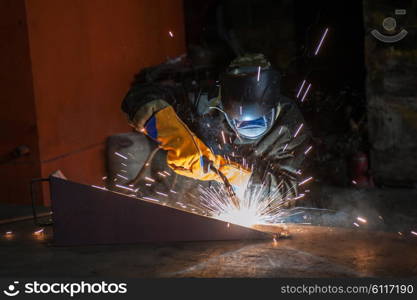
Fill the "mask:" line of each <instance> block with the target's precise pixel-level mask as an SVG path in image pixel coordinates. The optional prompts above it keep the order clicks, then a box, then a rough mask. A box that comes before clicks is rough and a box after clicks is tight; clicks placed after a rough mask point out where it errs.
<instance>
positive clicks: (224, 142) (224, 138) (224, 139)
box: [222, 130, 226, 144]
mask: <svg viewBox="0 0 417 300" xmlns="http://www.w3.org/2000/svg"><path fill="white" fill-rule="evenodd" d="M222 138H223V144H226V137H225V136H224V131H223V130H222Z"/></svg>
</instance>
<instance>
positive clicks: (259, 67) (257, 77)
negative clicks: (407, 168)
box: [256, 66, 261, 82]
mask: <svg viewBox="0 0 417 300" xmlns="http://www.w3.org/2000/svg"><path fill="white" fill-rule="evenodd" d="M260 78H261V66H258V75H257V76H256V81H257V82H259V79H260Z"/></svg>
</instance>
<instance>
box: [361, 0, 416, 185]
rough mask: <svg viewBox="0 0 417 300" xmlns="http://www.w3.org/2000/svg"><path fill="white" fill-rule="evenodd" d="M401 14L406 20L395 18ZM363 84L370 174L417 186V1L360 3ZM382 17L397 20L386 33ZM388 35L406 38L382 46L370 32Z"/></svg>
mask: <svg viewBox="0 0 417 300" xmlns="http://www.w3.org/2000/svg"><path fill="white" fill-rule="evenodd" d="M395 9H406V10H407V14H406V15H395ZM364 17H365V27H366V31H367V35H366V36H365V54H366V67H367V71H368V75H367V80H366V90H367V100H368V112H367V114H368V121H369V122H368V123H369V140H370V144H371V158H372V160H371V162H372V171H373V174H374V177H375V180H376V181H377V183H379V184H383V185H387V186H402V187H416V185H417V159H416V158H417V155H416V153H417V96H416V86H417V50H416V44H417V1H415V0H409V1H391V0H384V1H369V0H365V1H364ZM386 17H393V18H394V19H396V21H397V28H396V30H395V31H394V32H387V31H386V30H385V29H384V28H383V26H382V22H383V20H384V19H385V18H386ZM373 29H377V30H378V31H380V32H381V33H383V34H386V35H392V34H394V33H397V32H399V31H400V30H401V29H405V30H407V31H408V34H407V36H406V37H405V38H404V39H403V40H401V41H398V42H396V43H384V42H381V41H378V40H377V39H375V38H374V37H373V36H372V35H371V34H369V32H370V31H371V30H373Z"/></svg>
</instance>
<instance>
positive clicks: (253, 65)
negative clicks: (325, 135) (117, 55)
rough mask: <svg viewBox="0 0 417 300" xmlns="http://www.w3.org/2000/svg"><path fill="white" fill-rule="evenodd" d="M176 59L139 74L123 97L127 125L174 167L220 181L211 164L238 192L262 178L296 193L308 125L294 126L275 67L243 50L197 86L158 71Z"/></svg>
mask: <svg viewBox="0 0 417 300" xmlns="http://www.w3.org/2000/svg"><path fill="white" fill-rule="evenodd" d="M178 66H183V62H182V61H180V62H179V63H178V62H176V63H175V64H173V63H172V62H171V63H168V64H163V65H160V66H157V67H155V68H150V69H146V70H144V71H143V72H141V73H140V74H139V76H138V77H137V78H136V81H135V82H134V83H133V84H132V87H131V88H130V90H129V91H128V93H127V95H126V96H125V98H124V100H123V102H122V110H123V111H124V112H125V113H126V114H127V117H128V120H129V124H130V125H131V126H132V127H133V128H135V130H136V131H138V132H141V133H143V134H145V135H147V136H148V137H150V138H151V139H153V140H154V141H155V142H156V143H157V144H158V146H159V147H160V148H162V149H164V150H166V151H167V159H166V160H167V164H168V166H169V167H170V168H171V169H172V170H173V171H174V172H176V173H177V174H180V175H183V176H186V177H189V178H193V179H196V180H203V181H207V180H216V181H219V182H222V180H221V178H220V176H219V173H218V172H215V171H213V170H218V171H220V172H221V174H224V176H225V177H226V178H227V180H228V181H229V182H230V183H231V185H232V186H234V188H235V189H236V191H237V192H238V193H239V195H240V196H242V195H243V192H244V191H245V190H246V187H247V184H248V182H249V181H250V182H251V187H252V188H253V187H255V186H258V185H261V184H262V185H263V186H264V187H265V186H267V188H266V190H267V191H269V192H274V191H276V190H277V188H280V189H281V190H282V194H285V196H286V197H295V196H296V195H297V184H296V178H297V174H298V172H299V168H300V165H301V163H302V161H303V159H304V151H305V149H304V148H305V147H306V139H307V138H308V130H307V128H306V126H304V128H303V130H302V132H299V131H300V130H299V129H300V128H301V126H303V125H302V124H303V123H304V121H303V118H302V115H301V113H300V112H299V110H298V108H297V105H296V103H295V102H294V101H293V100H290V99H289V98H287V97H284V96H283V95H282V93H281V90H280V88H281V76H280V73H279V72H278V71H277V70H275V69H274V68H272V67H271V64H270V63H269V61H268V60H267V59H266V58H265V57H264V56H263V55H262V54H251V55H243V56H240V57H238V58H236V59H235V60H233V61H232V62H231V64H230V65H229V67H228V68H227V70H226V71H225V72H223V73H222V74H221V75H220V76H219V78H218V81H212V84H211V86H210V87H209V88H207V87H206V88H202V87H201V86H200V83H199V82H196V81H195V80H193V81H192V83H191V84H188V85H187V84H186V83H185V81H183V82H181V81H178V80H173V77H168V78H167V77H166V76H161V74H162V73H165V74H166V73H167V72H166V71H167V70H172V69H176V68H178ZM180 68H181V67H180ZM177 70H178V69H177ZM168 73H169V72H168ZM180 73H181V72H180ZM177 74H178V73H177ZM174 77H178V76H174ZM190 86H191V88H190ZM191 90H192V91H195V90H198V93H197V96H196V95H194V96H193V97H190V94H192V93H190V91H191ZM203 95H204V96H205V97H203ZM190 98H192V99H190ZM200 98H204V99H205V100H206V101H200V100H201V99H200ZM297 129H298V130H297ZM297 131H298V132H297ZM210 166H212V167H214V168H210ZM279 184H280V185H281V186H278V185H279Z"/></svg>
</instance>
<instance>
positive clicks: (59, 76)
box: [26, 0, 185, 184]
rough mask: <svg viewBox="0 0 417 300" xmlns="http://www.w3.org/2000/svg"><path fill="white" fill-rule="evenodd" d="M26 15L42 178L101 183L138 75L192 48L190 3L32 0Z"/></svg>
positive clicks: (124, 127) (123, 127) (166, 0)
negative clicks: (186, 22) (187, 35)
mask: <svg viewBox="0 0 417 300" xmlns="http://www.w3.org/2000/svg"><path fill="white" fill-rule="evenodd" d="M26 14H27V23H28V26H27V28H28V36H29V44H30V59H31V64H32V74H33V91H34V99H35V104H36V116H37V127H38V132H39V149H40V163H41V172H42V176H48V175H49V174H50V173H51V172H53V171H55V170H56V169H60V170H61V171H62V172H63V173H64V174H65V175H66V176H67V177H68V178H69V179H71V180H75V181H80V182H84V183H89V184H94V183H99V182H101V177H102V176H103V175H104V160H103V152H104V142H105V139H106V137H107V136H109V135H111V134H115V133H118V132H126V131H129V130H130V129H129V127H128V126H127V123H126V121H125V118H124V116H123V114H122V113H121V111H120V102H121V100H122V98H123V96H124V94H125V93H126V92H127V89H128V87H129V84H130V82H131V80H132V78H133V75H134V74H135V73H137V72H138V71H139V70H140V69H141V68H143V67H145V66H149V65H152V64H156V63H160V62H162V61H164V60H166V58H167V57H175V56H177V55H180V54H182V53H184V51H185V45H184V29H183V10H182V1H181V0H27V1H26ZM169 30H171V31H172V32H173V33H174V38H171V37H170V36H169V34H168V31H169Z"/></svg>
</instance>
